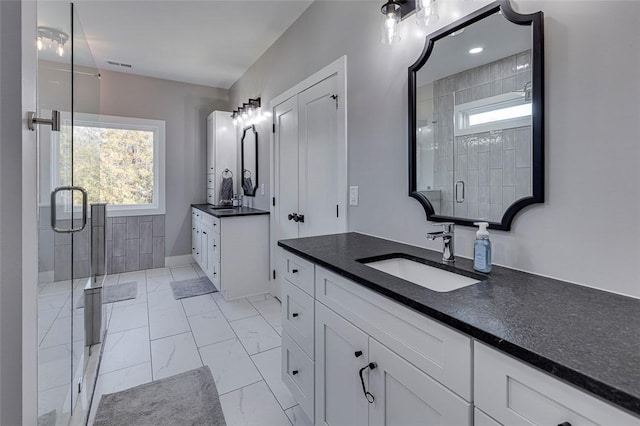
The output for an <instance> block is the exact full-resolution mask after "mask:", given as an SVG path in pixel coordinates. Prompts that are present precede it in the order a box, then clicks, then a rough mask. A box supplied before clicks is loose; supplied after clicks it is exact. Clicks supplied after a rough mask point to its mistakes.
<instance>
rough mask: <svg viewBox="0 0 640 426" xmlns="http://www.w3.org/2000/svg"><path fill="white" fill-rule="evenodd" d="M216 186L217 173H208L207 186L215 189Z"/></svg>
mask: <svg viewBox="0 0 640 426" xmlns="http://www.w3.org/2000/svg"><path fill="white" fill-rule="evenodd" d="M215 187H216V175H215V174H214V173H209V174H208V175H207V188H209V189H214V188H215Z"/></svg>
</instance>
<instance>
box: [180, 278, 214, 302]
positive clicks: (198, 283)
mask: <svg viewBox="0 0 640 426" xmlns="http://www.w3.org/2000/svg"><path fill="white" fill-rule="evenodd" d="M170 285H171V291H173V297H174V299H176V300H178V299H184V298H187V297H193V296H201V295H203V294H208V293H215V292H216V291H218V290H217V289H216V287H215V286H214V285H213V283H212V282H211V281H209V278H207V277H200V278H194V279H191V280H184V281H174V282H172V283H171V284H170Z"/></svg>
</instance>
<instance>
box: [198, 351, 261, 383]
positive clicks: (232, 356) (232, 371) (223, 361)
mask: <svg viewBox="0 0 640 426" xmlns="http://www.w3.org/2000/svg"><path fill="white" fill-rule="evenodd" d="M200 356H201V357H202V362H203V363H204V364H205V365H208V366H209V368H210V369H211V373H212V374H213V378H214V380H215V382H216V387H217V388H218V394H220V395H222V394H224V393H227V392H230V391H233V390H235V389H239V388H241V387H243V386H247V385H249V384H251V383H255V382H258V381H260V380H262V376H260V373H259V372H258V370H257V369H256V367H255V366H254V365H253V362H252V361H251V358H249V355H248V354H247V352H246V351H245V350H244V347H243V346H242V344H241V343H240V341H239V340H237V339H233V340H225V341H224V342H220V343H216V344H213V345H209V346H205V347H202V348H200Z"/></svg>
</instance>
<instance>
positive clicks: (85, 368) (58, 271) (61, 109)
mask: <svg viewBox="0 0 640 426" xmlns="http://www.w3.org/2000/svg"><path fill="white" fill-rule="evenodd" d="M37 19H38V22H37V34H36V35H35V40H36V43H37V52H38V80H37V88H36V90H37V103H38V110H37V111H36V113H35V116H36V117H38V118H44V119H48V118H49V117H51V120H52V124H51V125H44V124H40V125H38V126H37V128H36V130H37V143H38V171H37V172H38V209H39V211H38V271H39V280H38V301H37V302H38V416H39V418H38V424H39V425H47V426H53V425H68V424H70V422H71V420H72V416H73V418H74V423H75V421H76V419H77V418H80V419H83V418H86V416H87V412H88V409H89V405H90V403H91V394H92V392H93V386H94V384H95V375H96V373H95V370H96V369H97V365H98V357H99V353H100V345H99V344H96V345H88V344H87V343H88V342H87V341H86V339H85V315H84V314H85V312H84V311H85V307H84V289H85V288H86V287H91V286H100V281H101V280H103V279H104V267H103V266H102V267H98V262H97V261H96V258H95V256H94V259H93V262H92V251H95V250H96V249H97V246H96V244H95V243H94V244H93V245H92V226H91V225H92V219H93V220H94V221H95V220H97V219H98V218H97V217H96V218H91V217H90V209H89V206H88V196H89V197H90V198H91V200H99V199H100V194H99V192H100V191H99V190H97V191H96V189H95V188H99V187H98V186H96V185H94V186H93V191H92V192H94V193H92V194H87V193H86V191H85V190H84V189H83V187H82V186H81V183H83V182H86V181H87V179H95V177H96V176H99V173H100V168H99V164H98V163H97V162H96V164H91V161H92V160H91V159H92V158H94V157H92V156H91V152H87V151H90V149H91V146H87V144H84V145H83V149H79V148H78V147H77V146H75V145H74V136H75V131H74V117H75V114H77V113H96V114H97V113H99V107H100V80H99V78H100V74H99V71H98V69H97V66H96V64H95V61H94V59H93V56H92V54H91V51H90V49H89V45H88V43H87V40H86V37H85V34H84V31H83V29H82V25H81V23H80V20H79V19H78V14H77V10H76V8H75V7H74V5H73V4H70V3H68V2H60V1H38V3H37ZM58 123H59V126H56V125H55V124H58ZM93 142H94V143H93V146H94V147H96V149H99V143H100V141H99V140H96V141H93ZM89 145H91V144H89ZM79 162H82V164H83V167H82V168H79V167H78V163H79ZM87 166H88V167H87ZM98 182H99V180H98ZM95 192H98V193H95ZM94 234H95V231H94ZM95 239H96V236H95V235H94V236H93V240H95ZM92 246H93V247H92ZM102 259H104V257H102ZM81 422H82V423H84V422H83V421H81Z"/></svg>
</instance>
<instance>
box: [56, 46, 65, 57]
mask: <svg viewBox="0 0 640 426" xmlns="http://www.w3.org/2000/svg"><path fill="white" fill-rule="evenodd" d="M56 52H58V56H64V47H62V45H61V44H59V45H58V49H56Z"/></svg>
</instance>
